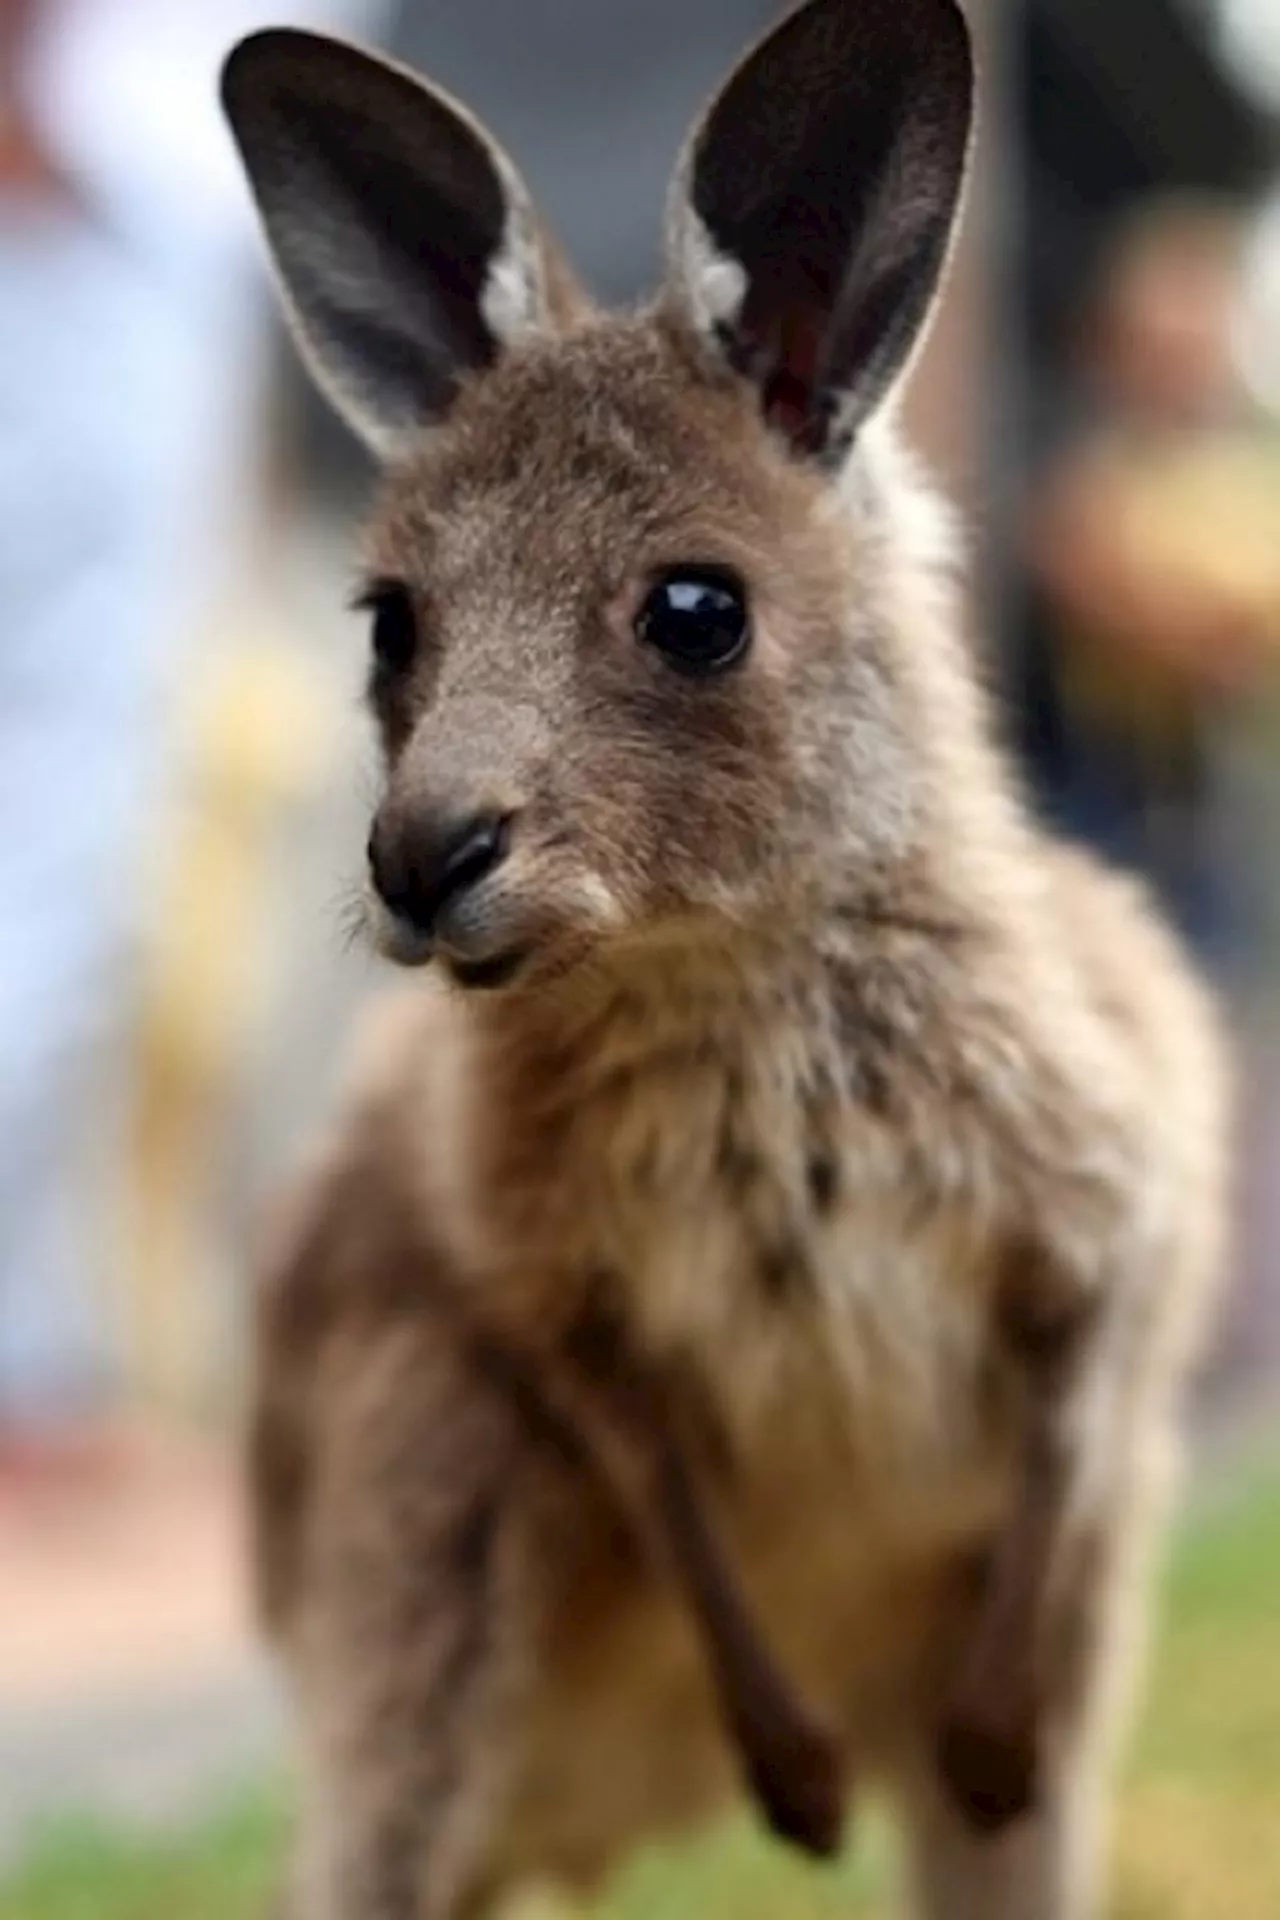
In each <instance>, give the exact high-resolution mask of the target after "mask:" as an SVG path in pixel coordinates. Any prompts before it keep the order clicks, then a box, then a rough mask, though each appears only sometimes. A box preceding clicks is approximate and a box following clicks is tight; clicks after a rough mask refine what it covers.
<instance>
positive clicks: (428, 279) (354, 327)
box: [222, 29, 575, 455]
mask: <svg viewBox="0 0 1280 1920" xmlns="http://www.w3.org/2000/svg"><path fill="white" fill-rule="evenodd" d="M222 102H223V106H224V109H225V111H226V114H227V118H228V119H229V121H230V123H231V128H232V131H233V133H234V135H235V139H236V143H237V145H238V147H239V150H240V155H241V158H242V160H243V162H244V166H245V169H246V172H247V173H248V176H249V181H250V185H251V187H252V189H253V194H254V198H255V200H256V201H257V205H258V210H259V213H260V214H261V217H262V223H263V226H264V229H265V231H266V237H267V242H268V245H269V246H270V249H271V253H272V257H273V260H274V263H275V267H276V270H277V273H278V275H279V279H280V283H281V288H282V291H283V296H284V303H285V307H286V310H287V313H288V317H289V320H290V323H291V325H292V327H293V331H294V333H295V334H296V336H297V339H298V342H299V344H300V346H301V348H302V351H303V354H304V356H305V357H306V359H307V361H308V362H309V363H310V366H311V368H312V371H313V372H314V374H315V376H316V378H317V380H318V381H319V383H320V385H321V386H322V387H323V388H324V389H325V391H326V392H327V393H328V395H329V397H330V398H331V400H332V401H333V403H334V405H335V406H336V407H337V409H338V411H339V412H340V413H341V414H343V415H344V417H345V418H346V419H347V420H348V421H349V423H350V424H351V425H352V426H353V427H354V428H355V429H356V431H357V432H358V433H359V434H360V436H361V437H362V438H363V439H364V440H366V441H367V442H368V443H369V444H370V445H371V446H372V447H373V448H374V450H375V451H376V452H378V453H381V454H384V455H385V454H388V453H391V452H394V451H395V449H396V448H397V447H398V446H399V445H401V444H402V443H403V442H404V440H405V439H406V437H408V436H411V435H412V434H413V433H414V432H415V431H416V430H417V429H419V428H421V427H423V426H424V425H427V424H429V423H430V422H432V421H433V420H436V419H438V418H439V417H440V416H441V415H442V414H443V413H444V412H445V411H446V410H447V408H448V407H449V405H450V403H451V401H452V399H453V397H454V394H455V393H456V391H457V388H458V384H459V382H460V380H461V379H462V378H463V376H465V375H466V374H468V373H472V372H475V371H477V370H479V369H481V368H484V367H486V366H488V365H489V364H490V363H491V362H492V361H493V360H494V359H495V358H496V356H497V355H498V353H499V352H500V351H501V349H502V348H503V347H504V346H506V345H508V344H509V343H510V342H512V341H514V340H515V339H517V338H518V337H519V336H520V335H521V334H524V333H526V332H528V331H530V330H532V329H537V328H539V327H542V326H545V325H548V324H550V323H551V322H552V321H553V320H554V319H555V318H556V317H557V314H558V313H559V312H562V311H564V310H566V309H567V308H568V307H570V306H571V305H572V304H573V303H574V299H575V296H574V294H573V291H572V284H571V282H570V280H569V278H568V275H567V273H566V271H565V270H564V268H563V267H562V266H561V264H560V261H559V257H558V255H557V254H556V253H555V251H554V249H553V248H552V247H551V245H550V243H549V242H548V241H547V240H546V239H545V238H544V236H543V234H542V230H541V227H540V223H539V221H538V219H537V216H536V214H535V212H534V208H533V204H532V201H531V200H530V198H529V195H528V193H527V191H526V190H525V187H524V185H523V183H522V182H521V180H520V177H519V175H518V174H517V173H516V171H515V169H514V167H513V166H512V165H511V162H510V161H509V160H508V159H507V157H506V155H505V154H504V153H502V151H501V150H500V149H499V148H498V146H497V145H496V144H495V143H494V142H493V141H492V140H491V139H490V138H489V137H488V135H487V134H485V133H484V132H483V130H482V129H481V128H480V127H479V126H478V125H477V124H476V122H475V121H474V120H473V119H472V118H471V117H470V115H469V114H468V113H466V112H465V110H464V109H463V108H462V107H460V106H458V105H457V104H456V103H455V102H454V101H452V100H450V99H448V98H447V97H446V96H445V95H444V94H443V93H440V92H438V91H437V90H436V89H434V88H432V87H428V86H426V85H425V84H423V83H422V82H421V81H419V80H417V79H415V78H414V77H413V76H412V75H411V74H409V73H407V72H405V71H404V70H403V69H401V68H399V67H396V66H393V65H391V64H389V63H388V62H386V61H383V60H380V59H375V58H374V57H373V56H372V55H370V54H367V53H362V52H360V51H359V50H358V49H357V48H355V47H352V46H347V45H345V44H344V43H343V42H341V41H337V40H331V39H328V38H326V37H324V36H323V35H319V34H311V33H302V32H298V31H295V30H292V29H275V30H271V31H268V32H264V33H256V34H252V35H250V37H249V38H248V39H246V40H242V41H241V42H240V44H239V45H238V46H237V47H236V48H235V49H234V50H233V51H232V53H231V54H230V55H229V56H228V59H227V61H226V64H225V66H224V68H223V73H222Z"/></svg>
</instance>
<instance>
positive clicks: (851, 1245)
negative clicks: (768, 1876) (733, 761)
mask: <svg viewBox="0 0 1280 1920" xmlns="http://www.w3.org/2000/svg"><path fill="white" fill-rule="evenodd" d="M646 977H647V979H648V981H649V987H648V989H647V990H646V991H643V992H642V991H640V990H639V989H638V988H636V987H634V986H629V987H628V988H627V990H626V991H625V992H622V993H621V995H620V997H619V994H617V993H614V992H610V993H609V994H608V995H607V996H606V998H607V1005H603V1006H602V1007H601V1008H600V1009H599V1010H598V1011H597V1012H595V1013H593V1012H592V1010H591V1009H589V1008H584V1009H580V1010H579V1019H580V1022H581V1024H580V1026H578V1027H577V1032H578V1033H579V1034H580V1036H581V1052H580V1053H579V1052H577V1051H576V1050H575V1048H574V1046H573V1045H572V1044H566V1043H565V1042H564V1039H563V1036H561V1038H560V1039H559V1040H558V1041H557V1043H556V1044H555V1045H554V1046H552V1045H551V1043H550V1042H548V1043H547V1046H546V1048H545V1050H544V1049H543V1048H540V1047H538V1046H530V1045H529V1044H528V1040H527V1037H526V1036H520V1037H516V1036H514V1035H511V1034H502V1033H501V1032H500V1033H498V1034H496V1035H495V1034H494V1033H492V1032H491V1031H477V1030H476V1029H475V1028H471V1027H468V1025H467V1024H466V1023H465V1021H464V1020H463V1019H461V1018H460V1015H465V1013H466V1011H467V1009H466V1007H465V1006H461V1007H460V1006H459V1005H458V1004H457V1003H456V1002H452V1001H449V1000H447V999H445V998H442V999H441V1000H440V1001H439V1002H438V1003H437V1004H436V1007H435V1010H434V1013H433V1014H432V1015H431V1016H430V1022H429V1024H430V1025H431V1027H432V1032H431V1035H430V1038H429V1042H428V1043H427V1044H424V1046H423V1052H422V1057H423V1059H424V1060H425V1059H430V1061H431V1063H432V1064H431V1073H432V1075H433V1077H434V1080H435V1085H434V1087H433V1089H432V1093H431V1098H432V1100H433V1104H434V1106H435V1110H436V1111H437V1112H440V1111H441V1110H447V1111H449V1112H451V1114H452V1115H453V1117H454V1124H453V1126H451V1127H450V1128H449V1129H448V1131H447V1133H446V1132H443V1131H437V1133H436V1135H435V1136H434V1147H433V1150H432V1151H431V1153H430V1154H429V1155H427V1156H426V1157H423V1158H420V1159H419V1161H418V1175H419V1178H420V1180H421V1181H422V1182H423V1183H424V1187H425V1195H424V1197H425V1200H426V1203H427V1204H428V1205H429V1206H430V1208H431V1212H432V1218H433V1221H434V1223H435V1226H436V1229H437V1230H440V1229H441V1228H443V1231H444V1233H445V1235H446V1237H447V1240H448V1242H449V1246H450V1250H451V1252H452V1253H453V1255H454V1256H455V1258H456V1259H457V1260H458V1264H459V1269H460V1271H462V1272H464V1273H470V1274H472V1275H474V1276H475V1283H476V1285H477V1287H478V1288H483V1290H484V1295H485V1297H486V1299H491V1298H494V1297H500V1296H501V1293H502V1291H503V1289H508V1290H509V1291H510V1296H511V1297H512V1298H513V1299H518V1300H519V1301H520V1302H521V1303H522V1307H521V1311H522V1313H524V1314H527V1311H528V1308H527V1300H528V1293H529V1290H530V1289H532V1290H534V1291H535V1292H538V1293H541V1295H542V1298H543V1302H544V1307H545V1311H546V1312H547V1313H548V1314H559V1315H561V1316H567V1315H568V1314H569V1313H570V1312H571V1311H572V1304H573V1303H574V1302H581V1301H583V1300H584V1299H586V1298H589V1297H590V1295H591V1293H592V1290H598V1289H600V1288H601V1287H602V1286H604V1287H607V1288H608V1289H609V1290H610V1292H611V1294H612V1295H613V1297H614V1298H615V1300H619V1301H621V1304H622V1311H623V1312H624V1314H625V1317H626V1320H627V1322H628V1324H629V1326H630V1327H631V1328H632V1329H633V1331H634V1333H635V1334H636V1336H637V1337H638V1338H639V1339H640V1340H641V1341H642V1342H643V1344H644V1345H645V1347H646V1348H647V1350H648V1351H649V1352H650V1353H651V1354H654V1355H656V1356H660V1357H662V1358H666V1359H670V1360H674V1361H677V1362H679V1363H681V1364H682V1365H683V1366H686V1367H687V1368H689V1369H691V1370H692V1372H693V1373H694V1374H695V1375H696V1377H697V1379H698V1380H699V1381H700V1383H701V1384H702V1387H703V1389H704V1391H705V1392H706V1394H707V1396H708V1399H709V1402H710V1405H711V1407H712V1410H713V1412H714V1416H715V1419H716V1421H717V1423H718V1425H719V1426H720V1428H721V1430H722V1432H723V1434H724V1436H725V1438H726V1440H727V1457H728V1466H727V1468H726V1469H725V1471H724V1473H723V1475H722V1476H721V1478H720V1480H719V1483H718V1484H719V1491H718V1495H717V1505H718V1512H719V1520H720V1524H721V1525H722V1526H723V1528H724V1529H725V1531H726V1533H727V1535H728V1537H729V1540H730V1543H731V1546H732V1551H733V1556H734V1564H735V1565H736V1566H737V1567H738V1568H739V1569H740V1571H741V1573H742V1575H743V1578H744V1581H745V1584H746V1587H747V1589H748V1591H749V1593H750V1596H751V1601H752V1604H753V1606H754V1607H755V1608H756V1609H757V1610H758V1611H759V1612H760V1614H761V1616H762V1617H763V1618H764V1620H765V1621H766V1622H767V1624H768V1628H769V1632H770V1635H771V1639H772V1642H773V1644H775V1645H776V1646H777V1647H778V1649H779V1651H780V1652H781V1653H782V1655H783V1656H784V1658H785V1659H786V1661H787V1663H788V1665H789V1666H790V1668H791V1670H792V1671H793V1672H794V1674H795V1675H796V1677H797V1679H798V1680H800V1681H801V1682H802V1683H803V1684H804V1685H805V1686H806V1687H807V1688H808V1689H809V1690H810V1692H811V1695H812V1697H813V1698H814V1699H815V1700H816V1701H821V1702H823V1703H824V1704H825V1706H826V1708H827V1710H828V1711H830V1712H831V1713H832V1714H833V1715H834V1716H835V1717H836V1718H837V1719H838V1720H840V1721H842V1722H844V1723H845V1724H846V1725H847V1726H848V1727H849V1728H850V1730H851V1731H853V1730H856V1733H857V1736H858V1738H859V1739H860V1740H862V1741H865V1742H867V1743H868V1744H871V1745H874V1743H875V1731H874V1730H875V1728H876V1726H877V1724H878V1723H879V1722H881V1721H883V1722H884V1723H886V1724H888V1723H891V1722H892V1720H893V1719H894V1711H893V1709H894V1704H895V1702H898V1703H900V1700H901V1691H902V1689H903V1688H917V1687H919V1686H921V1685H927V1684H928V1681H927V1672H928V1670H929V1668H930V1664H931V1661H932V1660H933V1659H934V1658H935V1657H936V1655H937V1650H938V1644H939V1643H938V1633H939V1630H940V1628H941V1626H942V1623H943V1621H944V1620H945V1618H946V1617H947V1615H948V1612H950V1613H951V1614H954V1611H955V1609H954V1595H955V1590H956V1581H957V1579H958V1578H960V1577H962V1574H963V1569H964V1564H965V1556H966V1553H967V1552H971V1551H972V1549H973V1548H974V1547H975V1545H977V1544H978V1543H980V1542H981V1541H982V1540H983V1539H984V1538H985V1537H986V1535H987V1534H988V1533H989V1531H990V1530H991V1529H992V1528H993V1527H994V1525H995V1524H996V1523H997V1521H998V1519H999V1516H1000V1513H1001V1510H1002V1506H1003V1504H1004V1502H1005V1501H1006V1499H1007V1498H1008V1491H1009V1485H1010V1461H1009V1457H1008V1453H1007V1447H1006V1436H1005V1435H1004V1434H1003V1433H1002V1431H1001V1422H1000V1419H999V1410H998V1409H999V1403H998V1400H997V1399H996V1398H995V1397H993V1395H992V1393H991V1392H990V1391H989V1390H988V1388H989V1384H990V1383H988V1382H986V1381H985V1379H984V1357H983V1356H984V1344H985V1343H984V1339H983V1326H984V1318H985V1308H986V1303H987V1287H986V1271H985V1263H984V1259H983V1252H984V1249H983V1248H982V1247H981V1246H978V1245H974V1244H973V1243H972V1242H971V1241H968V1240H966V1238H965V1236H964V1235H963V1233H962V1232H961V1230H960V1228H959V1226H958V1223H957V1221H956V1220H955V1219H954V1218H949V1217H948V1216H947V1215H946V1214H945V1213H939V1212H937V1211H931V1210H929V1209H927V1208H925V1207H924V1206H923V1205H915V1204H913V1200H912V1196H911V1194H910V1192H909V1190H907V1189H905V1188H904V1185H903V1175H902V1166H901V1164H900V1161H899V1159H898V1157H897V1152H896V1149H895V1147H894V1145H893V1141H892V1138H891V1136H890V1134H889V1132H888V1130H887V1129H885V1128H884V1127H883V1126H882V1125H881V1124H880V1123H879V1122H878V1121H877V1120H876V1119H875V1118H874V1116H872V1115H870V1114H869V1113H867V1112H866V1111H865V1110H863V1109H860V1108H858V1107H857V1106H856V1105H855V1104H854V1103H853V1102H852V1101H851V1100H850V1099H848V1098H847V1097H844V1096H842V1094H841V1091H840V1088H839V1085H838V1079H837V1073H836V1064H835V1058H834V1055H833V1054H832V1052H831V1051H830V1049H829V1048H828V1046H827V1043H826V1040H825V1038H824V1022H825V1017H826V1016H825V1012H824V1008H823V1005H822V997H821V992H820V990H818V991H815V992H813V993H812V995H810V988H811V986H812V983H808V984H807V985H805V984H803V983H796V982H792V983H791V990H789V991H785V992H784V991H779V990H778V988H777V983H776V982H774V983H773V984H772V985H770V986H768V987H767V988H765V987H762V985H761V983H760V982H759V981H753V982H746V981H744V980H742V979H741V978H740V977H739V976H737V975H735V974H734V973H733V972H732V971H730V973H729V975H728V976H727V978H726V976H724V975H721V976H720V977H719V978H717V979H714V980H708V979H707V978H706V976H705V975H702V976H699V977H696V978H693V979H690V978H688V977H686V976H682V979H683V991H682V992H681V993H680V994H676V993H674V992H673V991H671V989H670V983H669V982H668V983H664V982H663V979H662V970H661V966H660V965H658V966H655V965H654V964H653V956H649V965H648V966H647V968H646ZM703 994H705V995H706V996H707V999H705V1000H703V999H702V995H703ZM806 997H808V998H809V1004H808V1005H807V1008H805V1009H804V1011H805V1012H806V1014H807V1018H803V1019H798V1018H797V1013H798V1011H799V1010H800V1001H801V1000H802V999H804V998H806ZM709 1003H710V1005H714V1009H715V1011H714V1013H713V1012H712V1011H711V1010H710V1005H709ZM417 1138H418V1142H419V1151H421V1139H422V1135H421V1132H419V1133H418V1135H417ZM557 1559H558V1564H557V1565H556V1567H555V1568H554V1569H548V1584H549V1589H550V1590H549V1592H548V1595H547V1607H546V1616H545V1617H546V1622H547V1625H546V1642H545V1645H544V1647H543V1649H542V1652H541V1656H540V1659H539V1661H538V1674H537V1682H536V1687H535V1693H536V1701H535V1704H534V1707H533V1710H532V1712H531V1714H530V1716H529V1733H528V1742H527V1747H526V1750H525V1756H524V1762H523V1765H522V1767H521V1769H520V1777H521V1786H520V1789H519V1790H518V1791H517V1794H516V1804H515V1812H514V1814H513V1820H514V1823H515V1829H516V1831H517V1833H518V1836H519V1838H518V1841H513V1843H512V1844H513V1847H515V1848H516V1849H517V1850H518V1851H524V1850H526V1849H528V1848H529V1847H530V1846H532V1845H533V1840H534V1834H533V1832H532V1831H531V1829H533V1828H536V1849H535V1850H536V1852H537V1853H538V1855H539V1857H543V1858H548V1857H550V1858H555V1859H558V1860H559V1861H560V1863H561V1865H562V1866H563V1867H564V1868H565V1870H566V1871H583V1872H586V1871H588V1870H589V1865H590V1861H591V1859H593V1858H594V1857H595V1854H596V1851H597V1850H598V1851H599V1854H600V1857H601V1858H605V1857H607V1856H608V1855H609V1853H610V1852H611V1850H612V1849H613V1848H614V1847H616V1846H618V1845H621V1844H622V1842H623V1840H624V1838H625V1836H626V1834H629V1833H631V1832H632V1831H634V1832H636V1833H639V1832H641V1831H643V1830H644V1829H645V1828H646V1827H649V1826H653V1825H655V1824H656V1825H657V1826H659V1827H665V1826H668V1825H670V1824H678V1823H679V1822H680V1821H681V1820H684V1819H686V1818H694V1817H696V1816H697V1815H698V1813H699V1812H700V1811H705V1808H706V1805H707V1804H708V1803H709V1802H711V1803H714V1801H715V1800H717V1799H718V1798H719V1797H720V1796H721V1795H723V1794H726V1793H728V1792H729V1791H730V1789H731V1787H732V1786H733V1784H734V1781H733V1774H732V1763H731V1760H730V1757H729V1754H728V1749H727V1746H726V1743H725V1742H724V1740H723V1737H722V1735H721V1732H720V1729H719V1726H718V1723H717V1720H716V1716H715V1714H714V1711H713V1708H712V1703H711V1700H710V1697H709V1693H708V1689H707V1682H706V1677H705V1671H704V1661H703V1659H702V1657H701V1655H700V1651H699V1649H698V1647H697V1645H696V1643H695V1640H694V1637H693V1635H692V1633H691V1631H690V1628H689V1624H688V1621H687V1619H686V1618H685V1615H684V1612H683V1609H682V1608H681V1606H680V1605H679V1604H678V1603H677V1602H676V1600H675V1598H674V1596H673V1595H671V1594H670V1593H669V1592H667V1591H666V1590H665V1589H664V1587H663V1585H662V1583H661V1582H660V1581H658V1580H657V1579H656V1578H654V1577H652V1576H650V1575H649V1574H647V1573H646V1572H645V1570H644V1569H643V1568H642V1567H640V1566H639V1565H638V1564H637V1562H636V1561H635V1559H634V1558H633V1557H632V1556H631V1555H630V1554H629V1553H628V1552H626V1551H625V1550H623V1549H621V1548H620V1547H619V1543H618V1539H617V1537H616V1535H615V1533H614V1532H613V1530H612V1529H611V1527H610V1526H609V1524H608V1522H607V1518H606V1516H604V1515H603V1514H598V1515H589V1516H587V1518H586V1521H585V1522H584V1523H582V1524H579V1517H578V1516H575V1518H574V1520H573V1521H572V1522H571V1523H570V1524H569V1525H568V1527H567V1531H566V1545H565V1548H564V1551H563V1558H562V1559H561V1558H560V1557H559V1552H558V1553H557ZM948 1603H949V1604H948ZM611 1807H612V1808H613V1809H614V1812H613V1813H611V1812H610V1811H609V1809H610V1808H611Z"/></svg>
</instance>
